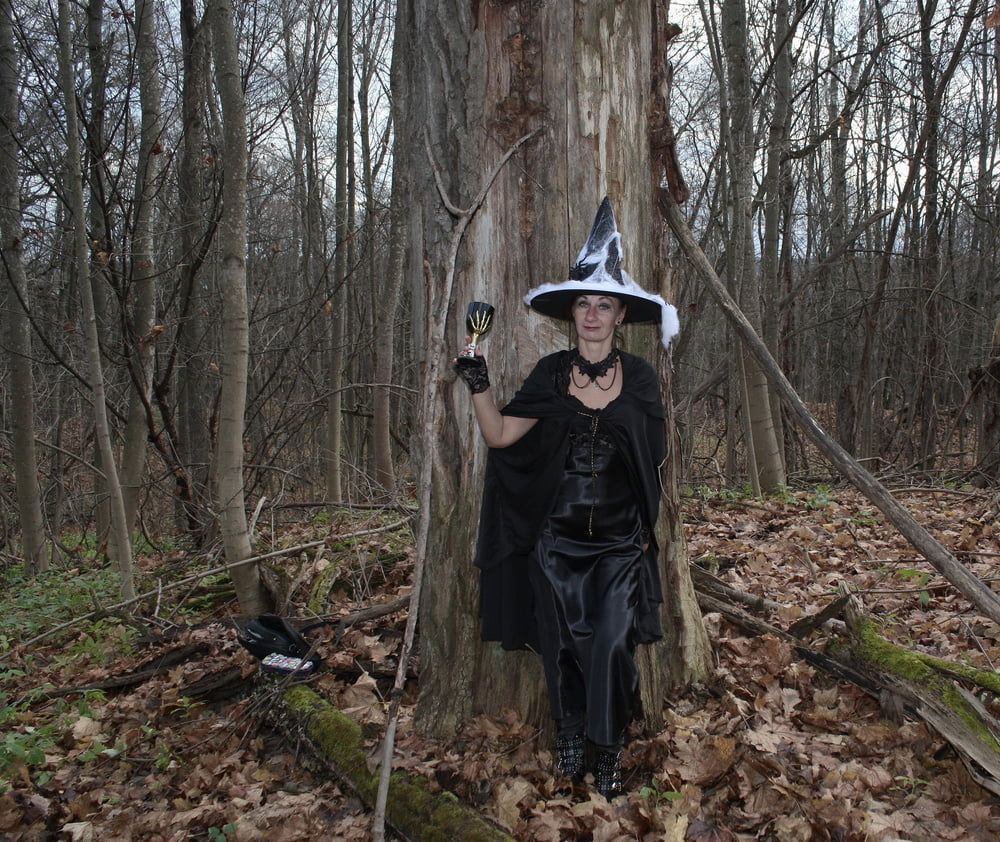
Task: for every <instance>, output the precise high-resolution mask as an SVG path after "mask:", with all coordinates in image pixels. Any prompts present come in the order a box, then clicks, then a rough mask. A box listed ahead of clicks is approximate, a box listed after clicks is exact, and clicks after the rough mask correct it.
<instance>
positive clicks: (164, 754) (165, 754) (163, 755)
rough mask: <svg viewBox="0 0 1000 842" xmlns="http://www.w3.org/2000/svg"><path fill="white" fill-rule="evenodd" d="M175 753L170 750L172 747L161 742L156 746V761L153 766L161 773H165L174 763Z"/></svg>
mask: <svg viewBox="0 0 1000 842" xmlns="http://www.w3.org/2000/svg"><path fill="white" fill-rule="evenodd" d="M173 759H174V753H173V752H172V751H171V750H170V746H169V745H167V744H166V743H165V742H162V741H161V742H160V743H159V744H158V745H157V746H156V760H154V761H153V765H154V766H155V767H156V768H157V770H159V771H160V772H165V771H166V770H167V767H168V766H169V765H170V764H171V763H172V762H173Z"/></svg>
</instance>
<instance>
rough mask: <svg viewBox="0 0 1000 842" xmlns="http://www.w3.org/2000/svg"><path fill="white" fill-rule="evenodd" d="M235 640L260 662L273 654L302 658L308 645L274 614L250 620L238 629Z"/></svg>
mask: <svg viewBox="0 0 1000 842" xmlns="http://www.w3.org/2000/svg"><path fill="white" fill-rule="evenodd" d="M236 639H237V640H238V641H239V642H240V643H241V644H242V646H243V647H244V648H245V649H247V650H248V651H249V652H250V654H251V655H253V656H254V657H255V658H258V659H260V660H263V659H264V658H266V657H267V656H268V655H273V654H278V655H288V656H290V657H292V658H304V657H305V656H306V653H307V652H308V651H309V643H308V641H307V640H306V639H305V638H304V637H303V636H302V633H301V632H300V631H299V630H298V629H296V628H295V627H294V626H292V624H291V623H289V622H288V620H286V619H284V618H283V617H279V616H277V615H276V614H261V615H260V616H259V617H258V618H257V619H256V620H251V621H250V622H249V623H247V624H246V625H245V626H242V627H241V628H240V630H239V633H238V634H237V635H236Z"/></svg>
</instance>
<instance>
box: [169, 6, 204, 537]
mask: <svg viewBox="0 0 1000 842" xmlns="http://www.w3.org/2000/svg"><path fill="white" fill-rule="evenodd" d="M180 30H181V44H182V48H183V51H184V84H183V88H182V99H181V109H182V114H183V121H184V142H183V148H182V154H181V157H180V163H179V165H178V173H177V192H178V194H179V195H178V205H179V215H180V219H181V237H180V244H181V253H182V260H183V269H182V276H181V284H182V286H181V300H182V303H181V312H180V318H179V320H178V326H177V345H178V348H177V355H178V360H179V366H178V370H177V416H178V424H177V426H178V451H179V452H178V457H179V461H180V467H181V469H182V470H183V471H184V472H185V473H186V475H187V478H188V481H189V482H190V486H191V487H190V493H189V499H188V500H182V501H181V503H180V513H181V517H182V520H183V522H184V528H185V529H186V530H187V531H188V532H191V533H193V534H194V535H195V537H196V539H197V540H199V541H200V540H201V538H203V537H204V535H205V532H206V531H207V529H208V527H209V523H210V520H211V519H210V515H209V508H208V502H209V498H210V493H209V481H208V466H209V462H210V460H211V450H212V447H211V436H210V426H209V413H210V410H209V389H208V382H207V377H206V374H207V368H208V365H207V358H208V351H209V349H208V348H206V347H205V346H206V336H205V321H206V319H205V316H206V309H207V307H208V294H207V290H206V284H205V280H204V277H203V275H202V274H201V272H200V271H199V270H200V268H201V264H202V258H203V255H204V248H205V240H206V239H210V238H211V236H212V231H211V226H210V224H209V223H207V222H206V217H208V216H209V211H208V209H207V208H206V207H205V201H204V195H205V177H204V171H205V167H206V161H205V153H204V151H203V150H204V148H205V141H206V133H205V121H204V118H203V116H202V113H203V109H204V107H205V102H206V101H207V99H208V77H209V73H210V68H211V56H210V44H209V41H210V38H209V34H210V30H209V28H208V27H207V26H206V25H205V23H204V21H203V20H199V18H198V14H197V12H196V11H195V4H194V0H182V2H181V25H180Z"/></svg>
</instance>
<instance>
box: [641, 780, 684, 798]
mask: <svg viewBox="0 0 1000 842" xmlns="http://www.w3.org/2000/svg"><path fill="white" fill-rule="evenodd" d="M639 797H640V798H644V799H646V800H647V801H653V802H658V801H679V800H680V799H681V798H683V797H684V793H682V792H674V791H673V790H672V789H667V790H661V789H658V788H657V787H656V785H655V784H653V785H651V786H644V787H643V788H642V789H640V790H639Z"/></svg>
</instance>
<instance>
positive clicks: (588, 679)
mask: <svg viewBox="0 0 1000 842" xmlns="http://www.w3.org/2000/svg"><path fill="white" fill-rule="evenodd" d="M535 555H536V560H537V564H535V565H532V568H531V580H532V581H531V585H532V590H533V591H534V596H535V617H536V621H537V623H538V632H539V639H540V645H541V656H542V662H543V666H544V670H545V680H546V684H547V686H548V691H549V701H550V705H551V709H552V716H553V718H554V719H555V720H556V721H557V722H559V721H563V722H565V721H572V720H579V719H582V720H583V721H584V722H585V731H586V735H587V737H588V738H589V739H590V740H591V742H593V743H596V744H598V745H605V746H611V745H616V744H618V743H619V742H620V741H621V739H622V735H623V734H624V731H625V728H626V726H627V725H628V723H629V722H630V721H631V719H632V712H633V707H634V700H635V695H636V690H637V687H638V680H639V674H638V669H637V668H636V664H635V629H634V627H635V615H636V605H637V602H638V595H639V570H640V559H641V555H642V534H641V526H640V519H639V510H638V506H637V504H636V502H635V498H634V496H633V494H632V492H631V488H630V485H629V482H628V477H627V475H626V473H625V469H624V463H623V462H622V460H621V458H620V457H619V456H618V454H617V451H615V449H614V447H613V446H612V445H611V443H610V442H607V441H602V440H601V439H600V438H598V439H596V441H586V440H579V439H577V441H576V442H575V443H574V446H573V447H571V450H570V456H569V459H568V463H567V468H566V474H565V477H564V481H563V483H562V486H561V488H560V492H559V495H558V496H557V499H556V503H555V506H554V508H553V511H552V513H551V514H550V516H549V518H548V521H547V523H546V526H545V528H544V530H543V532H542V535H541V537H540V538H539V541H538V544H537V546H536V548H535Z"/></svg>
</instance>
